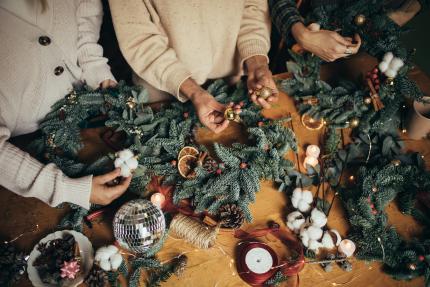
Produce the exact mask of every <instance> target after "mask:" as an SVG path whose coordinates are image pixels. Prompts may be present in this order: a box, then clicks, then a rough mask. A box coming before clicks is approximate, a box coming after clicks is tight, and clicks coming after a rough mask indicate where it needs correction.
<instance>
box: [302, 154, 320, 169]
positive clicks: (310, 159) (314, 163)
mask: <svg viewBox="0 0 430 287" xmlns="http://www.w3.org/2000/svg"><path fill="white" fill-rule="evenodd" d="M307 165H310V166H312V167H316V166H317V165H318V159H317V158H316V157H313V156H307V157H305V160H304V161H303V166H304V167H305V168H307Z"/></svg>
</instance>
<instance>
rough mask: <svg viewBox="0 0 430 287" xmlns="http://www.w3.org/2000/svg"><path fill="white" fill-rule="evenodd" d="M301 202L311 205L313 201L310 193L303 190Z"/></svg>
mask: <svg viewBox="0 0 430 287" xmlns="http://www.w3.org/2000/svg"><path fill="white" fill-rule="evenodd" d="M302 200H303V201H304V202H306V203H309V204H311V203H312V202H313V201H314V197H313V195H312V192H310V191H309V190H303V192H302Z"/></svg>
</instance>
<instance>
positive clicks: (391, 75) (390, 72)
mask: <svg viewBox="0 0 430 287" xmlns="http://www.w3.org/2000/svg"><path fill="white" fill-rule="evenodd" d="M385 76H387V77H388V78H395V77H396V76H397V72H396V71H394V70H393V69H388V70H386V71H385Z"/></svg>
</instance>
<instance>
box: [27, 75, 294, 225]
mask: <svg viewBox="0 0 430 287" xmlns="http://www.w3.org/2000/svg"><path fill="white" fill-rule="evenodd" d="M208 92H209V93H211V94H212V95H214V97H215V99H216V100H217V101H219V102H221V103H228V102H236V103H238V102H241V103H242V105H243V108H242V109H243V111H242V113H241V115H240V117H241V120H242V123H243V125H244V126H245V127H246V128H247V131H248V140H249V141H250V142H251V144H250V145H245V144H239V143H234V144H233V145H232V146H230V147H226V146H223V145H221V144H218V143H214V146H213V148H214V155H215V156H216V158H217V165H218V169H217V170H219V171H218V172H215V171H214V170H213V169H205V167H204V166H197V167H196V169H195V172H196V177H195V178H193V179H186V178H183V177H182V176H181V175H180V174H179V173H178V169H177V167H176V164H175V163H176V159H177V157H178V153H179V151H180V150H181V149H182V148H183V147H185V146H189V145H191V146H195V147H196V148H197V149H198V150H199V151H207V149H206V147H205V146H203V145H199V144H197V143H196V142H195V140H194V132H195V129H196V128H197V127H198V126H199V121H198V118H197V116H196V114H195V112H194V109H193V108H192V105H191V104H190V103H185V104H182V103H172V104H171V105H168V106H166V107H162V108H161V109H160V110H159V111H154V110H153V109H152V108H150V107H147V106H144V105H143V104H142V103H144V102H145V99H146V97H147V91H146V90H144V89H139V88H137V87H128V86H125V85H123V84H120V85H119V86H118V88H113V89H109V90H105V91H102V90H95V91H92V90H88V89H82V90H76V91H73V92H72V93H71V94H69V95H67V96H66V97H65V98H64V99H62V100H60V101H59V102H57V103H56V104H55V105H54V106H53V107H52V112H50V113H49V114H48V115H47V116H46V118H45V120H44V121H43V122H42V123H41V124H40V129H41V130H42V133H43V136H42V137H41V138H40V139H38V140H36V141H35V142H33V145H32V146H33V149H34V150H35V151H36V153H37V154H39V155H40V157H41V160H43V161H45V162H53V163H55V164H56V165H57V166H58V167H59V168H60V169H62V170H63V171H64V173H65V174H66V175H68V176H71V177H80V176H83V175H87V174H102V173H104V172H106V171H108V170H109V169H112V155H106V156H103V157H101V158H99V159H98V160H96V161H95V162H93V163H89V164H86V163H82V162H80V161H79V159H78V152H79V150H80V149H81V148H82V142H81V139H80V130H81V129H82V128H84V127H87V126H89V125H94V124H95V123H94V120H97V119H98V120H99V125H101V126H103V125H104V126H106V127H110V128H112V129H115V131H116V132H124V133H125V134H126V140H125V143H124V145H125V146H128V147H129V148H130V149H131V150H132V151H133V152H134V153H135V155H137V156H138V161H139V167H138V168H137V170H135V172H134V175H133V180H132V184H131V186H130V188H129V190H130V191H131V192H134V193H136V194H137V195H139V196H143V195H144V191H145V189H146V186H147V184H148V183H149V181H150V180H151V178H152V177H153V176H162V177H163V178H164V181H163V183H164V184H170V185H175V186H176V190H175V192H174V202H175V203H177V202H179V201H180V200H182V199H192V202H193V204H194V207H195V211H196V212H202V211H205V210H207V211H209V212H210V213H212V214H216V213H217V212H218V209H219V208H220V207H221V206H223V205H225V204H229V203H233V204H237V205H238V206H239V207H240V208H241V209H242V210H243V211H244V214H245V218H246V219H247V220H248V221H250V220H251V219H252V218H251V214H250V211H249V208H248V205H249V204H250V203H251V202H253V201H255V193H256V192H258V190H259V180H260V179H268V180H274V181H277V182H283V186H285V178H286V177H288V178H289V177H297V176H299V175H298V173H297V172H296V171H295V170H294V165H293V163H292V162H291V161H289V160H286V159H284V155H285V153H286V152H287V151H289V150H290V149H292V150H293V151H297V145H296V141H295V136H294V133H293V132H292V131H291V130H290V129H288V128H287V127H285V126H284V123H285V122H286V121H288V120H289V118H284V119H280V120H269V119H266V118H264V117H263V116H262V115H261V113H260V109H259V108H258V107H256V106H254V105H253V104H252V102H250V100H249V99H248V95H247V90H246V89H245V87H244V84H243V83H239V84H238V85H237V86H235V87H229V86H227V85H226V83H225V82H223V81H222V80H218V81H215V82H214V83H213V84H211V85H210V86H209V87H208ZM289 182H291V181H289ZM73 208H74V210H75V212H72V213H70V214H69V215H68V216H66V217H65V218H64V219H63V222H62V224H61V225H62V226H63V227H65V226H67V225H68V226H69V227H70V226H71V227H73V228H75V229H80V228H81V222H82V217H83V216H84V215H85V214H86V213H87V211H86V210H84V209H82V208H79V207H77V206H73Z"/></svg>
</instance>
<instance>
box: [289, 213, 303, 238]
mask: <svg viewBox="0 0 430 287" xmlns="http://www.w3.org/2000/svg"><path fill="white" fill-rule="evenodd" d="M303 224H305V217H304V216H303V214H302V213H301V212H300V211H297V210H296V211H293V212H291V213H290V214H288V216H287V226H288V228H289V229H291V230H292V231H293V232H294V233H299V232H300V228H301V227H302V225H303Z"/></svg>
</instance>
